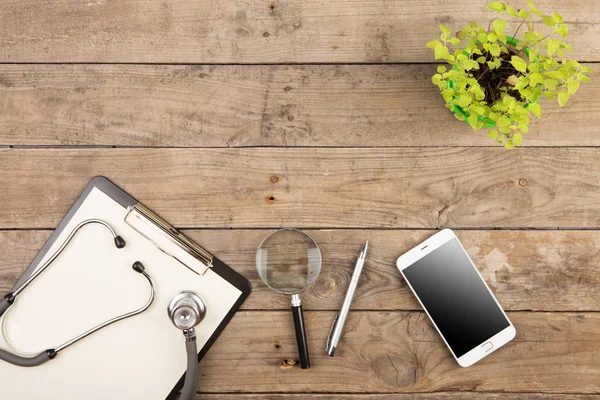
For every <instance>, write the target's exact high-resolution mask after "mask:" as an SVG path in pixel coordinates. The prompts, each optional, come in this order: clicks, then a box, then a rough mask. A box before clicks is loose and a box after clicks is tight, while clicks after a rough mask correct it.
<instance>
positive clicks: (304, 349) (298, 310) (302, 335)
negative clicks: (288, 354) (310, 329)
mask: <svg viewBox="0 0 600 400" xmlns="http://www.w3.org/2000/svg"><path fill="white" fill-rule="evenodd" d="M292 315H293V316H294V328H296V342H297V343H298V357H299V358H300V366H301V367H302V369H307V368H310V361H309V359H308V343H307V340H306V329H305V327H304V315H303V314H302V305H292Z"/></svg>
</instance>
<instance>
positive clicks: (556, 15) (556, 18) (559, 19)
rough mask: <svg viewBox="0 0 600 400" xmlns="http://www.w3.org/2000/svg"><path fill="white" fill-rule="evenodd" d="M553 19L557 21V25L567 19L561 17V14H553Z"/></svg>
mask: <svg viewBox="0 0 600 400" xmlns="http://www.w3.org/2000/svg"><path fill="white" fill-rule="evenodd" d="M552 19H553V20H555V21H556V22H557V23H559V24H560V23H561V22H563V21H564V20H565V19H564V18H563V17H562V15H560V14H559V13H554V14H552Z"/></svg>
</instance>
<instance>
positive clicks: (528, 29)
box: [427, 0, 593, 149]
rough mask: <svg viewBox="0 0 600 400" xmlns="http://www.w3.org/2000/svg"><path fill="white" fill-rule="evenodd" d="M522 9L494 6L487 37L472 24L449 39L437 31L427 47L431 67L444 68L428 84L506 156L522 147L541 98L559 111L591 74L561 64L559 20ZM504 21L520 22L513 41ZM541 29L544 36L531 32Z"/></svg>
mask: <svg viewBox="0 0 600 400" xmlns="http://www.w3.org/2000/svg"><path fill="white" fill-rule="evenodd" d="M527 5H528V8H527V9H514V8H512V7H511V6H509V5H507V4H505V3H503V2H497V1H496V2H492V3H490V4H489V5H488V6H487V8H488V9H490V10H492V11H495V12H497V13H498V14H499V16H498V17H496V18H494V19H493V20H492V21H490V23H489V26H488V27H487V29H486V28H485V27H482V26H480V25H478V24H477V23H475V22H470V23H469V24H468V25H467V26H465V27H464V28H463V29H462V30H460V31H458V32H456V34H452V32H451V30H450V29H448V28H447V27H446V26H444V25H440V29H441V31H442V33H441V35H440V39H439V40H432V41H430V42H429V43H427V47H429V48H431V49H433V51H434V54H435V59H436V60H445V61H446V62H447V65H440V66H438V68H437V73H436V74H435V75H433V77H432V81H433V83H434V84H435V85H437V86H438V88H439V89H440V92H441V94H442V97H443V98H444V100H445V101H446V107H447V108H448V109H450V110H451V111H452V112H453V113H454V115H455V116H456V118H458V119H459V120H461V121H466V122H467V123H468V124H469V125H470V126H471V128H473V130H479V129H482V128H487V129H488V135H489V137H490V138H491V139H493V140H496V141H497V142H499V143H502V144H504V146H505V147H506V148H508V149H511V148H513V147H514V146H520V145H521V143H522V142H523V134H525V133H527V131H528V129H529V128H528V127H529V121H530V115H531V114H533V115H535V116H536V117H537V118H540V117H541V116H542V108H541V106H540V104H539V103H538V101H539V100H540V97H541V96H542V95H543V96H545V97H547V98H548V99H550V100H553V99H556V100H557V101H558V104H559V105H560V106H561V107H562V106H564V105H565V104H566V103H567V101H568V100H569V97H570V96H571V95H573V94H575V92H577V89H578V88H579V84H580V82H585V81H589V77H588V76H587V73H589V72H593V70H592V69H590V68H588V67H586V66H583V65H580V64H579V63H578V62H577V61H574V60H568V59H566V58H565V53H566V52H567V51H570V50H571V46H569V45H568V44H567V43H565V42H564V41H563V40H562V39H564V38H565V37H566V36H567V33H568V27H567V25H566V24H565V23H563V17H562V16H561V15H560V14H558V13H553V14H552V15H547V14H544V13H542V12H541V11H540V10H538V9H537V7H536V6H535V5H534V4H533V3H532V2H531V1H530V0H527ZM503 15H508V16H509V17H510V18H512V19H515V20H517V22H518V27H517V28H516V30H515V31H514V32H513V33H511V36H508V35H507V34H506V32H505V27H506V19H503V18H501V16H503ZM541 23H543V25H545V26H546V29H545V30H547V31H548V32H539V31H538V30H537V29H536V25H539V24H541ZM519 31H521V32H522V35H521V36H520V37H518V34H519Z"/></svg>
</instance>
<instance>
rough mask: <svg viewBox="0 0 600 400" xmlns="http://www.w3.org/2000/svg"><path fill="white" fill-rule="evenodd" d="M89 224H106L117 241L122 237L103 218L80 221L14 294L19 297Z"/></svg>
mask: <svg viewBox="0 0 600 400" xmlns="http://www.w3.org/2000/svg"><path fill="white" fill-rule="evenodd" d="M88 224H101V225H104V226H105V227H106V228H107V229H108V230H109V231H110V233H111V234H112V235H113V238H114V239H115V241H116V239H117V238H118V237H120V236H119V235H117V233H116V232H115V231H114V229H113V228H112V227H111V226H110V225H109V224H108V223H106V222H104V221H102V220H101V219H86V220H85V221H82V222H80V223H79V224H78V225H77V226H76V227H75V228H73V230H72V231H71V233H70V234H69V236H68V237H67V238H66V239H65V241H64V242H63V244H61V245H60V247H59V248H58V249H57V250H56V251H55V252H54V254H52V256H51V257H50V258H49V259H48V260H47V261H46V262H45V263H44V264H43V265H42V266H41V267H40V268H38V269H36V270H35V271H34V272H33V274H31V276H30V277H29V278H28V279H27V280H26V281H25V282H24V283H23V284H22V285H21V286H20V287H19V288H18V289H16V290H15V291H14V292H12V296H13V297H17V296H18V295H19V294H20V293H21V292H23V290H25V289H26V288H27V286H29V284H31V282H33V281H34V280H35V278H37V277H38V276H40V274H41V273H42V272H44V271H45V270H46V269H47V268H48V267H49V266H50V264H52V263H53V262H54V260H56V259H57V258H58V256H59V255H60V254H61V253H62V252H63V250H64V249H65V248H66V247H67V246H68V245H69V243H71V240H73V238H74V237H75V235H76V234H77V232H79V230H80V229H81V228H83V227H84V226H86V225H88ZM123 243H124V242H123ZM117 247H118V246H117ZM121 247H122V246H121Z"/></svg>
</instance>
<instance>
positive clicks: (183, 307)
mask: <svg viewBox="0 0 600 400" xmlns="http://www.w3.org/2000/svg"><path fill="white" fill-rule="evenodd" d="M90 224H99V225H102V226H104V227H106V228H107V229H108V230H109V231H110V233H111V234H112V236H113V239H114V243H115V246H116V247H117V249H122V248H124V247H125V244H126V243H125V240H124V239H123V238H122V237H121V236H119V235H117V233H116V232H115V230H114V229H113V228H112V227H111V226H110V224H108V223H107V222H105V221H103V220H100V219H87V220H85V221H82V222H80V223H79V224H78V225H77V226H76V227H75V228H73V230H72V231H71V233H70V234H69V236H68V237H67V238H66V239H65V241H64V242H63V243H62V244H61V245H60V247H59V248H58V249H57V250H56V251H55V252H54V254H52V256H50V258H48V260H47V261H46V262H44V264H42V266H41V267H39V268H38V269H37V270H35V272H34V273H33V274H32V275H31V276H30V277H29V278H28V279H27V280H26V281H25V282H24V283H23V284H22V285H21V286H19V288H18V289H16V290H14V291H12V292H10V293H8V294H7V295H6V296H4V298H3V299H1V300H0V318H1V317H2V316H3V315H4V314H5V313H6V311H7V310H9V309H10V307H11V306H12V305H13V304H14V302H15V300H16V298H17V296H19V295H20V294H21V293H22V292H23V291H24V290H25V289H26V288H27V287H28V286H29V285H30V284H31V283H32V282H33V281H34V280H35V279H36V278H37V277H38V276H40V275H41V274H42V273H43V272H44V271H45V270H46V269H47V268H48V267H49V266H50V265H51V264H52V263H53V262H54V261H55V260H56V259H57V258H58V256H60V254H61V253H62V252H63V251H64V250H65V248H66V247H67V246H68V245H69V243H70V242H71V240H72V239H73V237H74V236H75V235H76V234H77V232H79V230H80V229H81V228H83V227H84V226H86V225H90ZM132 269H133V270H134V271H135V272H137V273H139V274H141V275H143V276H144V277H145V278H146V279H147V281H148V283H149V286H150V296H149V298H148V300H147V301H146V303H145V304H144V305H143V306H142V307H140V308H138V309H137V310H134V311H131V312H128V313H125V314H122V315H119V316H117V317H115V318H112V319H109V320H107V321H105V322H103V323H101V324H99V325H96V326H95V327H93V328H91V329H90V330H88V331H86V332H84V333H82V334H81V335H79V336H76V337H74V338H73V339H71V340H69V341H67V342H65V343H63V344H61V345H60V346H58V347H56V348H54V349H48V350H46V351H43V352H42V353H40V354H37V355H33V356H22V355H19V354H17V353H18V351H17V350H15V348H14V346H13V345H12V343H11V342H10V340H9V339H8V335H6V320H7V318H8V313H6V315H4V318H3V320H2V335H3V336H4V339H5V341H6V343H7V346H8V347H9V348H10V350H12V352H10V351H7V350H3V349H0V360H3V361H6V362H8V363H10V364H13V365H16V366H19V367H36V366H39V365H42V364H44V363H46V362H48V361H50V360H53V359H54V358H55V357H56V356H57V355H58V353H60V352H61V351H63V350H64V349H66V348H68V347H70V346H72V345H74V344H75V343H77V342H79V341H80V340H82V339H85V338H86V337H88V336H90V335H91V334H93V333H95V332H98V331H99V330H101V329H104V328H106V327H107V326H109V325H112V324H114V323H116V322H118V321H122V320H124V319H127V318H131V317H133V316H135V315H138V314H141V313H142V312H144V311H146V310H147V309H148V308H149V307H150V305H152V303H153V302H154V298H155V295H156V290H155V287H154V281H153V280H152V278H151V277H150V275H149V274H148V273H147V272H146V269H145V267H144V265H143V264H142V263H141V262H140V261H136V262H134V263H133V265H132ZM167 313H168V315H169V318H170V319H171V322H172V323H173V325H175V327H176V328H178V329H180V330H182V331H183V335H184V337H185V347H186V352H187V361H188V363H187V365H188V368H187V372H186V376H185V384H184V386H183V389H182V391H181V396H180V400H192V399H195V398H196V390H197V386H198V348H197V343H196V332H195V327H196V326H197V325H198V324H199V323H200V322H201V321H202V320H203V319H204V316H205V315H206V305H205V303H204V301H202V299H201V298H200V296H198V295H197V294H196V293H194V292H190V291H183V292H181V293H179V294H177V295H176V296H175V297H173V299H172V300H171V302H170V303H169V306H168V307H167Z"/></svg>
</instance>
